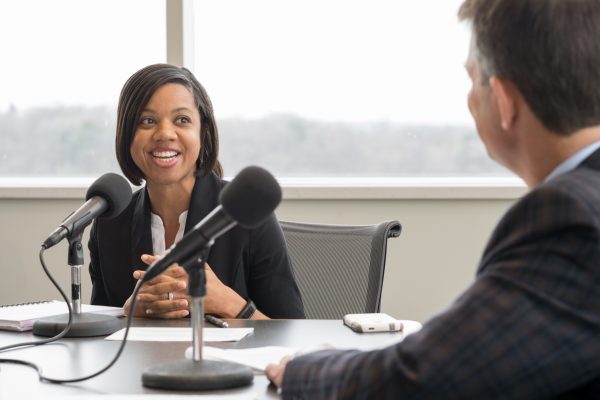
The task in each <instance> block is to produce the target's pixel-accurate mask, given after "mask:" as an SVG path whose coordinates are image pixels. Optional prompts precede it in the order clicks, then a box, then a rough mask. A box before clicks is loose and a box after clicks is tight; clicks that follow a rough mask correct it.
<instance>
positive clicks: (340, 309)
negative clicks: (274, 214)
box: [281, 221, 401, 319]
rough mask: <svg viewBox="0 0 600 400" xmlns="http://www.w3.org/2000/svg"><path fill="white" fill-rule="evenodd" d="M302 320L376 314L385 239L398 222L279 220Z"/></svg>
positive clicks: (395, 230) (396, 233)
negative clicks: (311, 222)
mask: <svg viewBox="0 0 600 400" xmlns="http://www.w3.org/2000/svg"><path fill="white" fill-rule="evenodd" d="M281 227H282V229H283V233H284V235H285V240H286V242H287V246H288V252H289V255H290V258H291V261H292V268H293V270H294V274H295V277H296V281H297V283H298V286H299V288H300V293H301V295H302V300H303V302H304V312H305V314H306V318H310V319H341V318H342V317H343V316H344V315H345V314H351V313H370V312H379V309H380V304H381V289H382V287H383V273H384V268H385V256H386V251H387V239H388V238H390V237H398V236H399V235H400V230H401V226H400V223H399V222H398V221H386V222H382V223H380V224H377V225H321V224H305V223H299V222H287V221H281Z"/></svg>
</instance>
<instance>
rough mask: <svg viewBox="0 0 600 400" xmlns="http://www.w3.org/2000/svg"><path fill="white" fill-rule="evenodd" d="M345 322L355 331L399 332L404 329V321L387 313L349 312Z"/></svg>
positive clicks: (345, 316)
mask: <svg viewBox="0 0 600 400" xmlns="http://www.w3.org/2000/svg"><path fill="white" fill-rule="evenodd" d="M344 324H345V325H347V326H348V327H349V328H350V329H352V330H353V331H354V332H360V333H364V332H397V331H400V330H402V328H403V326H402V321H399V320H397V319H395V318H392V317H391V316H389V315H388V314H385V313H370V314H347V315H344Z"/></svg>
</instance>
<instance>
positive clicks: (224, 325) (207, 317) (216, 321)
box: [204, 314, 229, 328]
mask: <svg viewBox="0 0 600 400" xmlns="http://www.w3.org/2000/svg"><path fill="white" fill-rule="evenodd" d="M204 319H205V320H206V321H208V322H210V323H211V324H213V325H216V326H218V327H219V328H229V323H227V321H223V320H222V319H221V318H217V317H215V316H214V315H211V314H206V315H205V316H204Z"/></svg>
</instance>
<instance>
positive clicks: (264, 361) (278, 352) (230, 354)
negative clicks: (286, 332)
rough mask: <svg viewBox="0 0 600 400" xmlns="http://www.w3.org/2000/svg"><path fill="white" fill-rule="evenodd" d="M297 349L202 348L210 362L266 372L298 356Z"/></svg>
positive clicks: (187, 351)
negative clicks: (289, 357)
mask: <svg viewBox="0 0 600 400" xmlns="http://www.w3.org/2000/svg"><path fill="white" fill-rule="evenodd" d="M298 353H299V351H298V348H296V347H283V346H265V347H253V348H249V349H221V348H218V347H211V346H204V347H202V357H203V358H207V359H210V360H220V361H232V362H236V363H238V364H242V365H246V366H248V367H250V368H252V369H254V370H256V371H259V372H264V370H265V368H267V365H269V364H277V363H279V361H281V359H282V358H283V357H285V356H295V355H296V354H298ZM185 356H186V358H191V357H192V347H188V348H187V350H186V351H185Z"/></svg>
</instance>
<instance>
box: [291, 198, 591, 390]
mask: <svg viewBox="0 0 600 400" xmlns="http://www.w3.org/2000/svg"><path fill="white" fill-rule="evenodd" d="M593 214H594V213H593V212H591V211H590V207H589V206H588V205H586V204H584V203H582V202H581V201H579V200H578V198H577V197H576V195H573V194H572V193H571V192H570V191H566V190H556V189H553V188H546V189H544V190H538V191H536V192H533V193H531V194H530V195H528V196H527V197H526V198H524V199H523V200H522V201H521V202H519V203H518V204H517V206H515V207H514V208H513V209H512V210H511V211H510V212H509V213H508V214H507V215H506V217H505V218H504V219H503V222H502V223H501V224H500V225H499V226H500V227H501V228H500V229H499V232H497V234H496V235H494V238H493V239H492V242H491V243H490V245H489V246H488V249H487V251H486V254H485V255H484V263H483V265H482V266H481V268H480V273H479V275H478V278H477V280H476V281H475V282H474V283H473V285H472V286H471V287H470V288H469V289H468V290H467V291H466V292H465V293H464V294H463V295H462V296H460V297H459V298H458V299H457V300H456V301H455V303H454V304H453V305H452V306H451V307H450V308H448V309H447V310H446V311H445V312H443V313H442V314H440V315H439V316H437V317H435V318H433V319H432V320H430V321H429V322H428V323H426V324H425V325H424V327H423V329H422V330H421V331H420V332H418V333H416V334H414V335H410V336H408V337H407V338H406V339H405V340H404V341H402V342H401V343H399V344H396V345H394V346H391V347H388V348H386V349H383V350H377V351H371V352H358V351H351V352H346V351H327V352H319V353H314V354H309V355H306V356H302V357H299V358H296V359H294V360H292V361H291V362H289V364H287V367H286V369H285V373H284V374H283V382H282V393H283V397H284V398H296V397H299V398H310V399H319V398H339V399H344V398H352V399H356V398H382V399H383V398H419V399H429V398H432V399H433V398H438V399H439V398H444V399H454V398H486V399H494V398H507V397H509V398H511V399H520V398H532V397H535V398H539V397H551V396H553V395H556V394H558V393H563V392H566V391H568V390H570V389H571V388H573V387H576V386H579V385H582V384H583V383H584V382H586V381H587V380H590V379H591V378H593V377H594V376H595V374H596V373H597V371H600V341H599V340H598V339H597V338H598V337H599V335H600V302H598V301H594V300H592V299H599V298H600V282H599V280H600V262H599V261H600V234H599V227H598V226H597V224H598V222H596V223H595V222H594V220H598V219H600V218H599V217H600V216H595V215H593ZM502 227H503V228H502ZM503 229H506V231H505V232H504V231H503Z"/></svg>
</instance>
